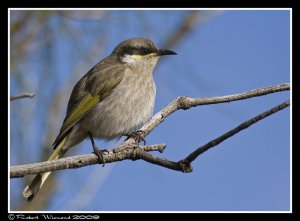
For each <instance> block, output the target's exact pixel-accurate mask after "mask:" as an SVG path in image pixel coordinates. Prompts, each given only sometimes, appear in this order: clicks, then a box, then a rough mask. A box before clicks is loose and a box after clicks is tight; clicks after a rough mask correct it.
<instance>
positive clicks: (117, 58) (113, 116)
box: [23, 37, 177, 202]
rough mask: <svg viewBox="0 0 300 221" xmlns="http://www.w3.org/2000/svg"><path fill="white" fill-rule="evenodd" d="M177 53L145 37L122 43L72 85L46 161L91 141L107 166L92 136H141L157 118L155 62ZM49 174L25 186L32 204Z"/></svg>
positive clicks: (98, 137)
mask: <svg viewBox="0 0 300 221" xmlns="http://www.w3.org/2000/svg"><path fill="white" fill-rule="evenodd" d="M176 54H177V53H175V52H174V51H171V50H165V49H158V48H157V47H156V46H155V44H154V43H153V42H152V41H151V40H149V39H146V38H140V37H139V38H130V39H127V40H124V41H122V42H121V43H119V44H118V45H117V46H116V47H115V48H114V50H113V51H112V53H111V54H110V55H109V56H107V57H106V58H104V59H103V60H101V61H100V62H98V63H97V64H96V65H95V66H94V67H92V68H91V69H90V70H89V71H88V72H87V73H86V74H85V75H84V76H83V77H82V78H81V79H80V80H79V81H78V82H77V83H76V85H75V86H74V88H73V90H72V93H71V96H70V98H69V102H68V105H67V111H66V117H65V119H64V121H63V124H62V126H61V128H60V132H59V134H58V136H57V137H56V139H55V141H54V143H53V145H52V147H53V149H54V151H53V153H52V154H51V156H50V157H49V159H48V161H49V160H56V159H60V158H62V157H63V156H64V155H65V154H66V152H67V151H68V150H69V149H70V148H72V147H74V146H75V145H77V144H79V143H80V142H82V141H83V140H84V139H86V138H89V139H90V140H91V143H92V147H93V151H94V153H95V154H96V155H97V156H98V159H99V162H102V163H103V165H104V163H105V162H104V160H103V155H102V154H103V151H104V150H100V149H98V148H97V146H96V145H95V142H94V138H97V139H103V140H112V139H115V138H120V137H122V136H127V137H130V136H131V135H132V136H133V135H136V134H137V132H139V131H138V129H139V128H140V127H141V126H142V125H143V124H144V123H145V122H146V121H147V120H149V118H150V117H151V116H152V114H153V108H154V103H155V96H156V86H155V82H154V80H153V71H154V69H155V67H156V64H157V62H158V61H159V59H160V57H162V56H165V55H176ZM50 174H51V172H45V173H40V174H37V175H36V176H35V177H34V179H33V180H32V181H31V183H30V184H29V185H27V186H26V187H25V189H24V190H23V197H24V198H26V199H27V201H28V202H30V201H31V200H33V198H34V197H35V196H36V194H37V193H38V191H39V190H40V188H41V187H42V186H43V185H44V184H45V181H46V180H47V179H48V177H49V175H50Z"/></svg>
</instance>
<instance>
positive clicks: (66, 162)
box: [10, 84, 290, 178]
mask: <svg viewBox="0 0 300 221" xmlns="http://www.w3.org/2000/svg"><path fill="white" fill-rule="evenodd" d="M289 88H290V86H289V84H282V85H276V86H271V87H265V88H260V89H255V90H251V91H248V92H245V93H241V94H234V95H228V96H222V97H212V98H188V97H178V98H177V99H175V100H174V101H173V102H171V103H170V104H169V105H167V106H166V107H165V108H163V109H162V110H161V111H159V112H158V113H157V114H156V115H155V116H154V117H152V119H151V120H149V121H148V122H147V123H146V124H145V125H144V126H143V127H142V128H141V130H143V131H144V132H145V133H142V134H141V136H142V137H143V138H144V137H145V136H146V135H148V134H149V133H150V132H151V131H152V130H153V129H154V128H155V127H157V126H158V125H159V124H160V123H161V122H162V121H163V120H164V119H165V118H166V117H167V116H169V115H170V114H172V113H173V112H175V111H176V110H179V109H184V110H186V109H189V108H191V107H195V106H199V105H207V104H216V103H224V102H231V101H236V100H242V99H246V98H251V97H257V96H262V95H266V94H270V93H275V92H279V91H284V90H289ZM289 105H290V102H289V101H286V102H284V103H282V104H280V105H278V106H276V107H274V108H272V109H270V110H268V111H265V112H263V113H261V114H259V115H257V116H256V117H254V118H251V119H250V120H248V121H245V122H244V123H242V124H241V125H239V126H238V127H236V128H234V129H232V130H230V131H229V132H227V133H225V134H224V135H222V136H220V137H218V138H216V139H214V140H212V141H210V142H209V143H207V144H205V145H204V146H202V147H199V148H198V149H197V150H195V151H194V152H193V153H191V154H190V155H188V156H187V157H186V158H184V159H183V160H180V161H178V162H173V161H170V160H167V159H164V158H161V157H158V156H154V155H151V154H149V153H147V152H146V151H157V150H158V151H163V150H164V147H165V145H164V144H159V145H152V146H146V147H142V148H140V147H138V146H137V145H136V144H134V140H133V139H132V138H130V139H128V140H127V141H125V142H123V144H121V145H119V146H118V147H116V148H114V149H113V150H111V151H108V152H105V155H104V160H105V162H106V163H112V162H117V161H122V160H125V159H131V160H138V159H142V160H144V161H147V162H149V163H153V164H156V165H160V166H163V167H166V168H169V169H173V170H177V171H182V172H191V171H192V167H191V165H190V164H191V162H192V161H194V160H195V159H196V158H197V157H198V156H199V155H201V154H202V153H204V152H205V151H207V150H208V149H210V148H212V147H214V146H216V145H218V144H219V143H221V142H222V141H224V140H225V139H228V138H229V137H231V136H233V135H234V134H236V133H238V132H240V131H241V130H243V129H246V128H247V127H249V126H251V125H253V124H254V123H256V122H258V121H260V120H262V119H264V118H265V117H267V116H270V115H272V114H274V113H276V112H277V111H280V110H282V109H284V108H286V107H288V106H289ZM97 163H98V158H97V156H96V155H94V154H86V155H80V156H73V157H67V158H62V159H59V160H53V161H46V162H41V163H35V164H28V165H19V166H12V167H11V168H10V177H11V178H16V177H22V176H25V175H29V174H38V173H42V172H47V171H54V170H62V169H70V168H79V167H83V166H88V165H92V164H97Z"/></svg>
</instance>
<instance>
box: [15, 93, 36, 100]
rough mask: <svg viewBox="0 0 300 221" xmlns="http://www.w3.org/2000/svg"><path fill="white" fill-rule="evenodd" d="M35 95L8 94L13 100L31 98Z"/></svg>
mask: <svg viewBox="0 0 300 221" xmlns="http://www.w3.org/2000/svg"><path fill="white" fill-rule="evenodd" d="M34 96H35V94H34V93H24V94H18V95H15V96H10V101H14V100H17V99H22V98H33V97H34Z"/></svg>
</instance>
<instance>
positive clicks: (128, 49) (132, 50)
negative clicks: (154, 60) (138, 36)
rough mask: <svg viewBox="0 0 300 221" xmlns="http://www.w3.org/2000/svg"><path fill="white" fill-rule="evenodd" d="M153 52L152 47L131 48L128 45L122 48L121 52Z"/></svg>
mask: <svg viewBox="0 0 300 221" xmlns="http://www.w3.org/2000/svg"><path fill="white" fill-rule="evenodd" d="M153 52H155V50H154V49H149V48H144V47H142V48H132V47H128V48H124V50H123V54H130V55H133V54H137V55H147V54H151V53H153Z"/></svg>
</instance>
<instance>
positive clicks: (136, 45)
mask: <svg viewBox="0 0 300 221" xmlns="http://www.w3.org/2000/svg"><path fill="white" fill-rule="evenodd" d="M112 54H113V55H116V56H117V57H118V58H119V61H120V62H122V63H127V64H132V65H146V66H148V65H150V66H153V67H154V66H155V64H156V63H157V61H158V60H159V58H160V56H164V55H176V53H175V52H173V51H170V50H165V49H158V48H157V47H156V46H155V45H154V43H153V42H152V41H151V40H149V39H145V38H131V39H128V40H125V41H123V42H121V43H120V44H119V45H118V46H117V47H116V48H115V49H114V51H113V53H112Z"/></svg>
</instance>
